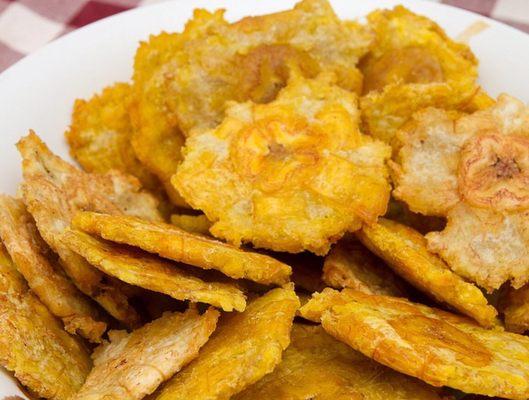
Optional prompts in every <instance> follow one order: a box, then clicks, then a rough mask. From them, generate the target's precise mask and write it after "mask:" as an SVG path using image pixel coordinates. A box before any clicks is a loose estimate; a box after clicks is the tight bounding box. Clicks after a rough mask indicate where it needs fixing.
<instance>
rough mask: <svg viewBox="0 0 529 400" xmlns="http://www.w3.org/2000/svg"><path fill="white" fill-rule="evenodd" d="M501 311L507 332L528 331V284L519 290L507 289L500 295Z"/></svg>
mask: <svg viewBox="0 0 529 400" xmlns="http://www.w3.org/2000/svg"><path fill="white" fill-rule="evenodd" d="M501 303H502V304H501V306H502V307H501V309H502V311H503V314H504V317H505V328H506V329H507V330H508V331H511V332H516V333H524V332H525V331H528V330H529V284H527V285H525V286H522V287H521V288H519V289H513V288H508V289H506V292H505V293H504V294H503V295H502V299H501Z"/></svg>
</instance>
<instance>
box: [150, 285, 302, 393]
mask: <svg viewBox="0 0 529 400" xmlns="http://www.w3.org/2000/svg"><path fill="white" fill-rule="evenodd" d="M298 307H299V300H298V298H297V297H296V294H295V293H294V290H293V287H292V286H290V287H285V288H277V289H273V290H271V291H269V292H267V293H266V294H264V295H263V296H261V297H258V298H256V299H255V300H253V301H252V302H251V303H249V304H248V306H247V307H246V310H245V311H244V312H242V313H230V314H224V315H223V316H222V317H221V318H220V321H219V324H218V327H217V330H216V331H215V333H214V334H213V335H212V337H211V339H210V340H209V341H208V343H206V344H205V346H204V347H203V348H202V349H201V350H200V354H199V356H198V357H197V358H196V359H195V360H194V361H192V362H191V364H189V365H188V366H187V367H186V368H184V369H183V370H182V371H181V372H180V373H178V374H177V375H176V376H174V377H173V378H172V379H171V380H170V381H169V382H168V383H167V385H165V387H164V388H163V389H162V390H161V392H160V393H159V394H158V396H157V397H156V399H157V400H167V399H171V400H180V399H182V400H183V399H185V400H189V399H210V400H213V399H217V400H222V399H226V400H227V399H229V398H230V397H231V396H233V395H235V394H237V393H239V392H241V391H242V390H243V389H245V388H246V387H248V386H250V385H252V384H253V383H255V382H257V381H258V380H259V379H261V378H262V377H263V376H264V375H266V374H269V373H270V372H272V371H273V370H274V368H275V367H276V366H277V365H278V364H279V363H280V362H281V355H282V353H283V350H285V349H286V348H287V347H288V345H289V343H290V330H291V328H292V320H293V318H294V314H295V312H296V310H297V309H298Z"/></svg>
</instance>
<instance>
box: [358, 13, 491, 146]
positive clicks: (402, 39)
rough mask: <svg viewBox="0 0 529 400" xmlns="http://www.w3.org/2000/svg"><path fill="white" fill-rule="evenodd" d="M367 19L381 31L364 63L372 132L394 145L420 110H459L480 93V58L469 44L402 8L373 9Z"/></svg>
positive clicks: (367, 120)
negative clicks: (454, 39) (407, 123)
mask: <svg viewBox="0 0 529 400" xmlns="http://www.w3.org/2000/svg"><path fill="white" fill-rule="evenodd" d="M367 19H368V23H369V26H370V27H371V28H372V29H373V30H374V32H375V34H376V41H375V43H376V44H375V46H374V47H373V48H372V49H371V51H370V53H369V55H368V57H367V58H366V59H365V60H364V61H363V63H362V66H361V70H362V72H363V74H364V82H365V84H364V88H365V89H364V93H365V96H364V97H363V98H362V101H361V108H362V118H363V120H364V122H365V125H366V127H367V129H368V131H369V133H371V134H372V135H373V136H375V137H376V138H379V139H382V140H384V141H385V142H387V143H391V142H392V140H393V136H394V135H395V133H396V131H397V129H399V128H400V127H401V126H402V125H403V124H404V123H405V122H406V121H407V120H408V118H409V117H411V115H412V114H413V113H414V112H415V111H418V110H420V109H422V108H425V107H439V108H446V109H458V108H464V107H466V106H467V104H468V103H470V102H472V100H473V98H474V96H475V95H476V94H477V93H478V91H479V87H478V86H477V84H476V83H475V80H476V77H477V60H476V58H475V57H474V55H473V54H472V52H471V50H470V49H469V47H468V46H467V45H465V44H462V43H456V42H454V41H452V40H451V39H450V38H449V37H448V36H446V34H445V32H444V31H443V30H442V29H441V28H440V27H439V26H438V25H437V24H436V23H435V22H433V21H432V20H430V19H428V18H426V17H422V16H419V15H417V14H414V13H412V12H411V11H409V10H407V9H406V8H404V7H402V6H397V7H395V8H394V9H392V10H376V11H373V12H372V13H371V14H369V15H368V16H367ZM480 101H484V100H481V99H477V98H476V99H475V102H476V104H479V103H480Z"/></svg>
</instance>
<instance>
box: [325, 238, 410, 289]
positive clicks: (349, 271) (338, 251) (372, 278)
mask: <svg viewBox="0 0 529 400" xmlns="http://www.w3.org/2000/svg"><path fill="white" fill-rule="evenodd" d="M322 279H323V281H324V282H325V283H326V284H327V285H329V286H331V287H333V288H336V289H343V288H345V287H348V288H351V289H356V290H359V291H361V292H364V293H368V294H383V295H388V296H402V297H406V296H407V291H406V287H405V285H404V283H403V282H402V281H401V279H400V278H399V277H398V276H397V275H395V274H394V273H393V271H392V270H391V269H390V268H389V267H388V266H387V265H385V263H384V262H383V261H382V260H380V259H379V258H377V257H375V256H374V255H373V254H372V253H371V252H369V250H367V249H366V248H365V247H364V246H363V245H362V244H361V243H360V242H359V241H358V240H356V239H355V238H354V237H353V236H346V237H344V238H342V239H341V240H340V241H339V242H338V243H336V244H335V245H334V246H333V248H332V249H331V251H330V252H329V254H327V256H326V257H325V261H324V263H323V275H322ZM319 290H321V289H316V291H319Z"/></svg>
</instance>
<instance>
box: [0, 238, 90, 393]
mask: <svg viewBox="0 0 529 400" xmlns="http://www.w3.org/2000/svg"><path fill="white" fill-rule="evenodd" d="M0 366H2V367H4V368H6V369H7V370H9V371H12V372H13V373H14V375H15V377H16V378H17V379H18V380H19V381H20V383H22V384H23V385H24V386H26V387H28V388H29V389H30V390H31V391H32V392H33V393H36V394H37V395H38V397H43V398H46V399H53V400H70V399H71V398H72V396H74V395H75V393H76V392H77V391H78V390H79V388H80V387H81V386H82V384H83V382H84V381H85V379H86V376H87V375H88V373H89V372H90V368H91V367H92V362H91V360H90V354H89V352H88V350H87V349H86V348H85V347H84V346H83V345H82V344H81V342H80V341H78V340H77V339H75V338H74V337H72V336H70V335H69V334H68V333H67V332H66V331H65V330H64V329H63V327H62V324H61V323H60V321H59V320H58V319H56V318H55V317H54V316H53V315H52V314H51V313H50V312H49V311H48V309H47V308H46V306H45V305H43V304H42V303H41V302H40V301H39V299H38V298H37V297H36V296H35V295H34V294H33V293H32V292H31V291H30V290H29V288H28V287H27V286H26V282H25V281H24V278H23V277H22V275H20V274H19V273H18V271H17V270H16V267H15V266H14V264H13V262H12V261H11V259H10V258H9V255H8V254H7V251H6V250H5V248H4V246H3V244H2V243H1V242H0Z"/></svg>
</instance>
